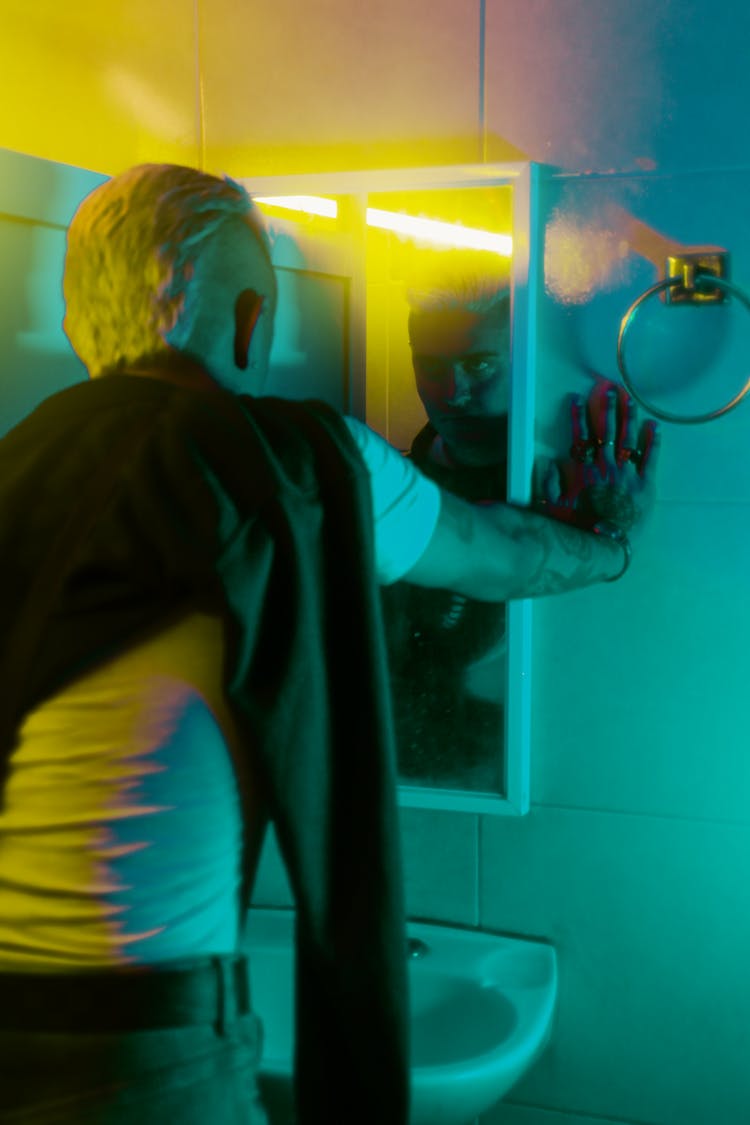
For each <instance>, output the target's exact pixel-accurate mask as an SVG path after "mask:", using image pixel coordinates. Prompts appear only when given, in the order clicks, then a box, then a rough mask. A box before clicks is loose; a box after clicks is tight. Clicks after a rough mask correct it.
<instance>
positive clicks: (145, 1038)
mask: <svg viewBox="0 0 750 1125" xmlns="http://www.w3.org/2000/svg"><path fill="white" fill-rule="evenodd" d="M64 289H65V299H66V318H65V329H66V332H67V334H68V336H69V338H70V340H71V343H72V344H73V347H74V348H75V350H76V351H77V353H78V354H79V356H80V357H81V358H82V360H83V361H84V363H85V364H86V366H87V368H88V371H89V374H90V376H91V379H90V381H89V382H88V383H86V384H82V385H79V386H76V387H73V388H70V389H69V390H66V391H63V392H61V393H60V394H58V395H55V396H53V397H52V398H51V399H49V400H48V401H47V402H45V403H43V404H42V405H41V406H40V407H39V408H38V409H37V410H36V411H34V412H33V413H32V414H31V415H30V416H29V418H27V419H26V420H24V421H23V422H22V423H21V424H20V425H19V426H17V427H16V428H15V429H14V430H13V431H11V432H10V433H9V434H8V435H7V436H6V438H5V439H3V441H2V442H0V511H2V520H1V521H0V551H2V558H3V560H4V562H3V568H4V575H3V577H4V583H3V591H2V596H0V635H2V636H3V640H4V648H3V652H2V669H1V671H2V676H3V684H4V691H3V696H2V707H3V710H2V712H1V713H0V765H2V775H3V786H2V798H3V805H2V813H0V880H1V882H0V888H1V889H0V896H1V898H0V974H1V976H0V996H2V1003H0V1060H2V1061H1V1062H0V1068H2V1069H1V1070H0V1117H3V1119H10V1120H14V1119H15V1116H16V1115H17V1116H18V1119H19V1120H33V1121H50V1122H52V1121H55V1122H68V1121H70V1122H79V1121H83V1120H86V1121H92V1122H94V1121H95V1122H107V1123H108V1125H112V1123H115V1122H116V1123H122V1122H130V1121H132V1120H134V1119H138V1120H139V1121H141V1122H143V1123H144V1125H145V1123H150V1122H157V1121H158V1122H163V1121H165V1120H173V1119H174V1120H179V1121H181V1122H189V1123H190V1122H195V1125H198V1122H203V1121H206V1120H211V1121H212V1122H216V1123H218V1125H222V1123H226V1125H235V1123H240V1122H242V1123H250V1125H256V1122H262V1121H263V1120H264V1114H263V1110H262V1108H261V1107H260V1105H259V1102H258V1098H257V1089H256V1085H255V1071H256V1069H257V1063H258V1058H259V1053H260V1042H259V1035H260V1031H259V1028H258V1026H257V1022H256V1020H255V1018H254V1016H253V1014H252V1011H251V1007H250V1000H249V997H248V995H247V966H246V963H245V961H244V959H243V958H242V956H241V955H240V952H239V951H240V948H241V937H242V922H243V919H244V917H245V915H246V907H247V903H248V899H249V894H250V890H251V887H252V881H253V876H254V871H255V865H256V862H257V858H258V854H259V851H260V847H261V843H262V839H263V835H264V831H265V828H266V825H267V823H268V820H269V818H270V819H272V820H273V822H274V824H275V826H276V831H277V835H278V838H279V842H280V847H281V850H282V854H283V856H284V859H285V861H286V863H287V866H288V869H289V874H290V881H291V884H292V887H293V890H294V893H295V899H296V907H297V1000H298V1003H297V1054H296V1094H297V1116H298V1121H299V1123H300V1125H308V1123H317V1122H334V1121H335V1122H339V1121H341V1122H344V1121H346V1122H348V1121H358V1122H360V1123H362V1125H370V1123H371V1125H376V1123H377V1125H382V1123H383V1122H386V1121H387V1122H389V1125H403V1123H405V1122H406V1120H407V1115H408V1057H407V1056H408V1052H407V1046H406V1016H407V1000H406V979H405V963H404V962H405V958H404V945H403V937H404V931H403V904H402V895H401V884H400V865H399V855H398V841H397V818H396V805H395V792H394V790H395V786H394V777H393V763H392V749H391V744H390V730H389V726H388V702H387V691H386V685H385V674H384V668H385V662H384V652H383V639H382V631H381V622H380V617H379V612H378V608H379V607H378V605H377V602H376V583H377V582H389V581H393V580H395V579H397V578H408V579H409V580H410V581H413V582H415V583H418V584H423V585H427V586H438V587H447V588H452V589H456V590H457V591H459V592H461V593H465V594H466V595H468V596H477V595H480V594H481V595H482V596H484V597H486V598H487V599H488V600H506V599H507V598H509V597H518V596H525V595H534V594H537V593H538V594H541V593H550V592H554V591H557V590H565V589H574V588H576V587H579V586H582V585H586V584H588V583H591V582H596V581H607V580H611V579H613V578H615V577H617V576H618V574H619V573H620V572H621V571H622V569H623V562H624V559H625V554H624V549H623V546H622V545H621V544H620V543H618V542H614V541H611V540H609V539H607V538H596V537H594V536H592V535H589V534H586V533H583V532H580V531H578V530H576V529H571V528H567V527H563V526H561V525H557V524H555V523H554V521H551V520H547V519H544V518H542V517H540V516H538V515H535V514H533V513H530V512H526V511H521V510H518V509H513V508H510V507H507V506H501V505H498V506H496V507H493V508H492V509H486V510H483V509H481V508H475V507H474V506H472V505H470V504H466V503H463V502H462V501H459V500H456V499H455V498H453V497H450V496H448V495H443V494H441V493H440V492H439V490H438V489H437V488H436V487H435V486H434V485H433V484H432V483H431V482H429V481H427V480H426V478H424V477H421V476H420V475H419V474H418V473H417V472H416V471H415V470H413V467H411V466H409V465H408V463H407V462H405V461H404V460H403V459H402V458H401V457H400V456H399V455H398V454H396V453H395V452H394V451H393V450H391V449H390V447H389V446H387V445H386V443H384V442H382V441H381V440H380V439H378V438H377V437H376V436H375V435H374V434H371V433H370V431H368V430H367V429H366V428H365V427H364V426H362V425H361V424H359V423H357V422H355V421H354V420H352V419H347V420H344V419H342V418H341V417H340V416H339V415H337V414H336V413H335V412H333V411H331V410H329V409H328V408H326V407H324V406H322V405H321V404H316V403H308V404H295V403H286V402H283V401H281V400H277V399H264V398H262V397H258V396H259V395H260V392H261V391H262V389H263V385H264V381H265V378H266V374H267V370H268V358H269V351H270V345H271V339H272V328H273V316H274V311H275V303H276V284H275V278H274V273H273V269H272V266H271V261H270V256H269V248H268V244H267V241H266V236H265V234H264V231H263V228H262V225H261V223H260V221H259V219H258V217H257V215H256V213H255V211H254V209H253V207H252V204H251V202H250V201H249V199H248V198H247V196H246V194H245V193H244V192H243V191H242V190H241V189H240V188H239V187H238V186H237V185H236V184H233V183H231V182H229V181H222V180H219V179H217V178H215V177H213V176H209V175H206V174H204V173H200V172H196V171H194V170H192V169H189V168H180V167H176V166H171V165H144V166H141V167H139V168H135V169H131V170H130V171H128V172H126V173H124V174H123V175H121V176H118V177H115V178H114V179H113V180H111V181H109V182H107V183H106V184H104V185H102V186H101V187H100V188H98V189H97V190H96V191H95V192H93V193H92V195H91V196H89V197H88V198H87V199H86V200H85V201H84V202H83V204H82V205H81V207H80V208H79V211H78V212H77V214H76V216H75V218H74V220H73V223H72V224H71V228H70V231H69V235H68V248H67V256H66V267H65V280H64ZM3 1115H4V1116H3Z"/></svg>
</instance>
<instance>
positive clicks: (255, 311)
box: [234, 289, 265, 371]
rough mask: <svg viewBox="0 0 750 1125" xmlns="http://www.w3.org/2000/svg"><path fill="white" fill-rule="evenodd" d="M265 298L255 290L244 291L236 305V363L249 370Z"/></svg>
mask: <svg viewBox="0 0 750 1125" xmlns="http://www.w3.org/2000/svg"><path fill="white" fill-rule="evenodd" d="M264 300H265V298H264V297H262V296H261V295H260V293H256V292H255V290H254V289H243V290H242V292H241V293H240V295H239V297H238V298H237V300H236V301H235V305H234V363H235V366H236V367H239V369H240V371H245V370H247V361H248V353H249V351H250V341H251V340H252V338H253V332H254V331H255V326H256V324H257V323H258V318H259V317H260V314H261V311H262V309H263V301H264Z"/></svg>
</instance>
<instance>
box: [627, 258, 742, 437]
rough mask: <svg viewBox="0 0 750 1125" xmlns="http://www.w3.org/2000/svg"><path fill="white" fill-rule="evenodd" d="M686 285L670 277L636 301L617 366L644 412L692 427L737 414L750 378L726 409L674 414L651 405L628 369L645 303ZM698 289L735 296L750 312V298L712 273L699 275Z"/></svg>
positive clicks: (629, 310)
mask: <svg viewBox="0 0 750 1125" xmlns="http://www.w3.org/2000/svg"><path fill="white" fill-rule="evenodd" d="M682 284H683V279H682V278H681V277H667V278H665V279H664V281H659V282H657V283H656V285H652V286H651V288H650V289H647V290H646V292H645V293H642V294H641V295H640V297H637V298H636V300H635V301H633V303H632V305H631V306H630V308H629V309H628V311H627V312H626V313H625V316H624V317H623V318H622V321H621V323H620V332H619V335H618V337H617V366H618V367H619V369H620V374H621V375H622V381H623V383H624V384H625V386H626V387H627V389H628V392H629V393H630V394H631V395H632V396H633V398H634V399H635V400H636V402H638V403H640V405H641V406H642V407H643V409H644V410H647V411H648V413H649V414H652V415H653V416H654V417H655V418H661V419H662V420H663V421H664V422H679V423H681V424H682V425H685V426H691V425H697V424H698V423H699V422H712V421H713V419H714V418H720V417H721V415H722V414H727V413H728V411H730V410H733V409H734V408H735V406H739V404H740V403H741V402H742V400H743V398H744V397H745V395H746V394H747V393H748V391H750V377H748V379H747V381H746V383H745V385H744V387H743V388H742V390H741V391H739V392H738V394H736V395H735V396H734V398H733V399H731V400H730V401H729V402H727V403H725V404H724V406H720V407H719V408H718V410H709V411H708V412H707V413H705V414H672V413H670V412H669V411H667V410H661V409H660V408H659V407H658V406H654V404H653V403H651V402H647V401H646V399H644V398H643V396H642V395H640V394H639V393H638V391H636V389H635V387H634V386H633V383H632V381H631V378H630V375H629V374H628V369H627V367H626V365H625V339H626V336H627V332H628V329H629V328H630V326H631V324H632V323H633V320H634V319H635V315H636V313H637V312H638V309H639V308H640V306H641V305H642V304H643V303H644V301H647V300H648V298H649V297H652V296H653V295H654V293H661V291H662V290H664V289H669V288H671V287H672V286H674V285H682ZM694 285H695V287H696V288H697V289H709V288H717V289H721V290H722V291H723V292H725V293H731V294H732V296H734V297H736V298H737V300H738V301H740V302H741V303H742V304H743V305H744V306H745V308H746V309H747V310H748V311H750V297H747V296H746V295H745V294H744V293H743V292H742V290H741V289H739V288H738V287H737V286H736V285H732V283H731V282H730V281H727V280H726V278H722V277H716V276H715V275H714V274H712V273H696V276H695V281H694Z"/></svg>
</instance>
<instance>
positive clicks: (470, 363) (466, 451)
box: [409, 296, 510, 466]
mask: <svg viewBox="0 0 750 1125" xmlns="http://www.w3.org/2000/svg"><path fill="white" fill-rule="evenodd" d="M509 313H510V309H509V299H508V297H507V296H505V297H504V298H502V299H501V300H499V301H498V302H497V303H496V304H494V305H493V306H491V307H490V308H489V309H488V310H486V311H484V312H473V311H471V310H469V309H462V308H435V309H429V310H418V309H413V310H412V312H411V313H410V315H409V343H410V346H411V351H412V363H413V366H414V375H415V378H416V384H417V391H418V393H419V397H420V399H421V400H422V404H423V406H424V408H425V411H426V413H427V417H428V418H429V420H430V423H431V424H432V426H433V427H434V428H435V430H436V431H437V432H438V434H439V435H440V436H441V437H442V439H443V443H444V446H445V449H446V452H447V454H448V455H449V457H450V458H451V459H452V460H454V461H455V462H457V463H458V464H461V465H468V466H472V465H473V466H482V465H492V464H496V463H497V462H498V461H500V460H502V459H504V457H505V451H506V437H507V417H508V406H509V400H510V315H509Z"/></svg>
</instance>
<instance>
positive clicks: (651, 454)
mask: <svg viewBox="0 0 750 1125" xmlns="http://www.w3.org/2000/svg"><path fill="white" fill-rule="evenodd" d="M660 445H661V430H660V429H659V423H658V422H655V421H654V420H653V418H650V419H649V420H648V421H646V422H644V423H643V425H642V426H641V436H640V444H639V447H638V448H639V449H640V450H641V459H640V465H639V466H638V471H639V473H640V475H641V476H645V475H646V473H649V474H650V473H652V472H653V470H654V466H655V465H656V460H657V457H658V453H659V447H660Z"/></svg>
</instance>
